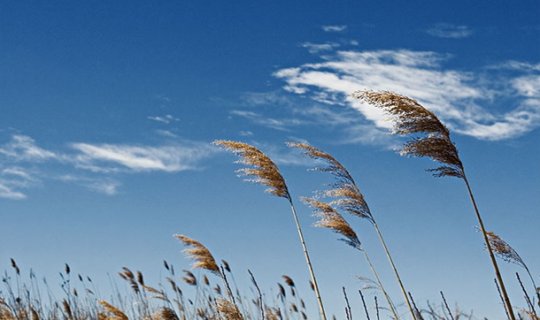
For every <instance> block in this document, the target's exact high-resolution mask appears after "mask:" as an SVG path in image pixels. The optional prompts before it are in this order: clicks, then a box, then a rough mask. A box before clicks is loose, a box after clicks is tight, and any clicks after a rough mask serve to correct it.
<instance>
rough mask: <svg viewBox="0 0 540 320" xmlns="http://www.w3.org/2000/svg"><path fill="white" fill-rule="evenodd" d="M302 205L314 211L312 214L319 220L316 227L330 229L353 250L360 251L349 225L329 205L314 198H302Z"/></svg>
mask: <svg viewBox="0 0 540 320" xmlns="http://www.w3.org/2000/svg"><path fill="white" fill-rule="evenodd" d="M302 201H304V203H306V204H308V205H309V206H311V207H312V208H313V209H314V214H315V215H316V216H317V217H318V218H319V220H318V221H317V222H316V223H315V226H316V227H319V228H327V229H330V230H332V231H334V232H336V233H338V234H340V235H342V236H343V237H344V238H343V239H341V240H342V241H344V242H345V243H347V244H348V245H350V246H351V247H353V248H357V249H361V244H360V240H358V236H357V235H356V232H354V230H353V229H352V228H351V226H350V225H349V223H348V222H347V221H346V220H345V219H344V218H343V217H342V216H341V214H339V212H337V211H336V210H335V209H334V208H332V206H331V205H329V204H327V203H324V202H321V201H318V200H316V199H314V198H302Z"/></svg>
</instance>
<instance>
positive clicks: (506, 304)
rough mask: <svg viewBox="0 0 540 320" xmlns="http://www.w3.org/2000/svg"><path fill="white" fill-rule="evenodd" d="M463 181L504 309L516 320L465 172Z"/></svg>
mask: <svg viewBox="0 0 540 320" xmlns="http://www.w3.org/2000/svg"><path fill="white" fill-rule="evenodd" d="M463 181H465V185H466V186H467V191H468V192H469V197H470V198H471V202H472V204H473V207H474V212H475V213H476V218H477V220H478V224H479V225H480V230H481V231H482V235H483V236H484V242H485V243H486V248H487V250H488V253H489V258H490V259H491V264H492V265H493V269H494V270H495V276H496V278H497V282H498V283H499V287H500V289H501V296H502V298H503V301H504V305H505V308H506V310H507V312H508V316H509V317H510V320H516V316H515V315H514V310H513V308H512V304H511V303H510V298H509V297H508V293H507V292H506V287H505V285H504V282H503V279H502V276H501V272H500V270H499V265H498V264H497V260H496V259H495V254H494V253H493V249H492V248H491V244H490V243H489V238H488V235H487V232H486V228H485V227H484V220H483V219H482V216H481V215H480V211H479V210H478V206H477V204H476V200H475V199H474V195H473V192H472V189H471V186H470V184H469V181H468V180H467V176H466V175H465V170H463Z"/></svg>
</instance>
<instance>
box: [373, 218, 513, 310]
mask: <svg viewBox="0 0 540 320" xmlns="http://www.w3.org/2000/svg"><path fill="white" fill-rule="evenodd" d="M371 222H372V223H373V226H374V227H375V230H376V231H377V236H379V240H380V241H381V244H382V246H383V248H384V252H385V253H386V257H387V258H388V261H389V262H390V265H391V266H392V270H394V274H395V275H396V279H397V281H398V283H399V287H400V289H401V292H402V293H403V297H404V298H405V302H406V303H407V307H409V311H410V312H411V316H412V318H413V319H414V320H416V313H415V312H414V309H413V306H412V304H411V300H410V299H409V296H408V295H407V290H405V286H404V285H403V281H401V277H400V275H399V272H398V270H397V267H396V265H395V264H394V260H393V259H392V256H391V255H390V250H388V246H387V245H386V242H385V241H384V237H383V235H382V233H381V230H380V229H379V226H378V225H377V223H376V222H375V220H374V219H372V220H371ZM513 320H515V319H513Z"/></svg>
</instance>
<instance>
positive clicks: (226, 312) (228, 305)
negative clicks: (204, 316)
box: [216, 298, 244, 320]
mask: <svg viewBox="0 0 540 320" xmlns="http://www.w3.org/2000/svg"><path fill="white" fill-rule="evenodd" d="M216 303H217V309H218V312H219V313H220V314H221V315H222V316H223V318H224V319H226V320H243V319H244V317H243V316H242V314H241V313H240V311H239V310H238V308H237V307H236V305H234V303H232V302H230V301H229V300H225V299H221V298H220V299H217V300H216Z"/></svg>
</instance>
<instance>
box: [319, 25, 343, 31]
mask: <svg viewBox="0 0 540 320" xmlns="http://www.w3.org/2000/svg"><path fill="white" fill-rule="evenodd" d="M321 28H322V29H323V31H324V32H343V31H345V29H347V26H346V25H326V26H322V27H321Z"/></svg>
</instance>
